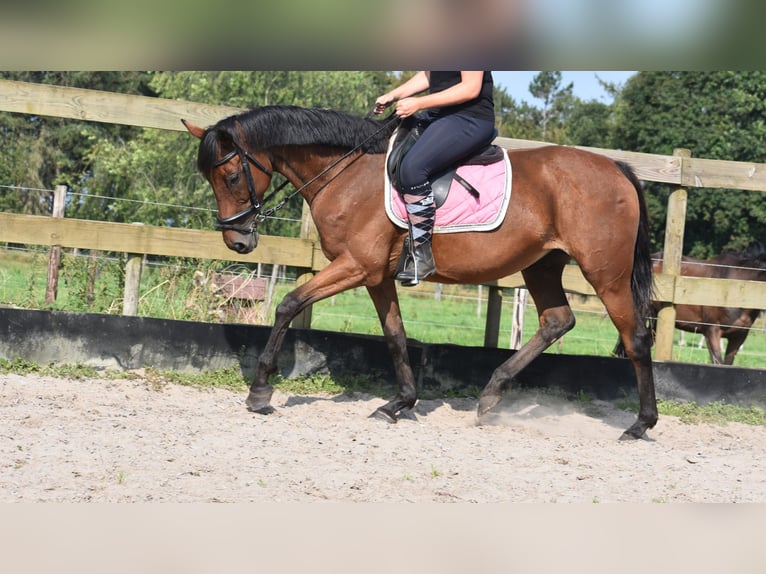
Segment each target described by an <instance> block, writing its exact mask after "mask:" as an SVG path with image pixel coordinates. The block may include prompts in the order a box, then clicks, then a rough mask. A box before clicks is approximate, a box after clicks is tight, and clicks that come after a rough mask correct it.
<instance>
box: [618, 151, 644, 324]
mask: <svg viewBox="0 0 766 574" xmlns="http://www.w3.org/2000/svg"><path fill="white" fill-rule="evenodd" d="M615 163H616V164H617V167H619V168H620V171H622V173H623V174H624V175H625V177H627V178H628V180H630V182H631V183H632V184H633V187H635V188H636V195H637V196H638V208H639V220H638V234H637V236H636V245H635V247H634V250H633V272H632V274H631V283H630V288H631V291H632V293H633V303H634V305H635V307H636V313H637V314H638V317H639V318H640V320H641V321H642V322H646V321H648V320H649V314H650V312H651V310H652V300H653V298H654V278H653V276H652V257H651V250H650V240H649V213H648V211H647V209H646V200H645V199H644V190H643V188H642V187H641V182H640V181H639V180H638V178H637V177H636V174H635V173H633V169H632V168H631V167H630V166H629V165H628V164H627V163H624V162H621V161H617V162H615Z"/></svg>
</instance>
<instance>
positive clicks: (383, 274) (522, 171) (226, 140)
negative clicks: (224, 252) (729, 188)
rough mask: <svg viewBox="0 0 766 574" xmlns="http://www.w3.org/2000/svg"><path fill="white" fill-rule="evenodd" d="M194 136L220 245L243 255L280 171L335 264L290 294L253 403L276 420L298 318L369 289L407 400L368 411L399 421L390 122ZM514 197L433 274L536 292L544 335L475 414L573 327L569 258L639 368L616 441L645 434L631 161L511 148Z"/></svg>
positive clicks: (640, 235)
mask: <svg viewBox="0 0 766 574" xmlns="http://www.w3.org/2000/svg"><path fill="white" fill-rule="evenodd" d="M184 125H186V127H187V129H188V130H189V132H190V133H191V134H192V135H194V136H195V137H197V138H200V140H201V142H200V147H199V155H198V159H197V167H198V168H199V170H200V172H201V173H202V174H203V175H204V176H205V177H206V178H207V180H208V181H209V182H210V185H211V186H212V188H213V191H214V193H215V197H216V201H217V203H218V210H219V217H218V226H219V228H220V229H222V231H223V240H224V242H225V243H226V245H227V246H228V247H229V248H230V249H233V250H234V251H237V252H238V253H248V252H250V251H251V250H252V249H254V248H255V247H256V245H257V241H258V236H257V232H256V225H257V223H258V222H259V221H260V220H261V219H262V218H263V217H264V213H263V211H262V210H263V206H262V201H263V196H264V192H265V190H266V189H267V187H268V186H269V182H270V181H271V176H272V173H273V172H279V173H281V174H282V175H284V176H285V177H286V178H287V179H288V180H289V181H290V182H291V183H292V185H293V186H295V188H296V191H298V192H300V194H301V195H302V196H303V198H304V199H305V200H306V202H307V203H308V205H309V206H310V208H311V214H312V217H313V219H314V222H315V224H316V227H317V230H318V232H319V237H320V242H321V247H322V252H323V253H324V255H325V256H326V257H327V259H329V260H330V261H331V263H330V264H329V265H328V266H327V267H326V268H324V269H322V270H321V271H320V272H319V273H317V274H316V275H315V276H314V277H313V278H312V279H311V280H310V281H308V282H306V283H304V284H303V285H301V286H299V287H297V288H296V289H294V290H293V291H291V292H290V293H288V294H287V295H286V296H285V297H284V299H283V300H282V301H281V303H280V304H279V305H278V307H277V310H276V316H275V320H274V327H273V329H272V332H271V335H270V337H269V340H268V342H267V343H266V346H265V347H264V349H263V352H262V353H261V355H260V357H259V359H258V364H257V368H256V374H255V378H254V380H253V382H252V385H251V387H250V393H249V395H248V398H247V401H246V403H247V406H248V408H249V409H250V410H252V411H255V412H261V413H268V412H271V411H272V410H273V409H272V407H271V406H270V401H271V395H272V392H273V388H272V387H271V386H270V385H269V383H268V377H269V375H270V374H271V373H273V372H274V371H275V370H276V359H277V354H278V353H279V350H280V347H281V345H282V342H283V339H284V336H285V333H286V331H287V329H288V326H289V324H290V322H291V321H292V319H293V318H294V317H295V316H296V315H297V314H298V313H299V312H300V311H301V310H303V309H305V308H306V307H308V306H309V305H311V304H313V303H316V302H317V301H319V300H321V299H324V298H326V297H330V296H332V295H334V294H336V293H340V292H342V291H345V290H348V289H352V288H355V287H359V286H364V287H366V288H367V291H368V293H369V295H370V297H371V298H372V301H373V303H374V305H375V309H376V311H377V313H378V317H379V319H380V323H381V326H382V328H383V334H384V336H385V340H386V343H387V346H388V349H389V351H390V353H391V356H392V359H393V364H394V370H395V373H396V378H397V383H398V386H399V392H398V394H397V396H396V397H395V398H394V399H392V400H391V401H390V402H388V403H387V404H385V405H383V406H382V407H380V408H378V409H377V410H376V411H375V412H374V413H373V415H374V416H376V417H379V418H382V419H384V420H387V421H389V422H396V420H397V414H398V413H399V411H400V410H401V409H405V408H412V407H413V406H414V405H415V402H416V399H417V396H416V390H415V379H414V377H413V372H412V369H411V367H410V364H409V360H408V356H407V341H406V336H405V331H404V325H403V323H402V317H401V314H400V308H399V300H398V296H397V291H396V285H395V282H394V279H393V274H394V271H395V268H396V264H397V262H398V260H399V256H400V254H401V250H402V242H403V239H404V235H405V233H406V231H405V230H403V229H401V228H398V227H397V226H396V225H394V224H393V223H392V222H391V221H390V220H389V219H388V217H387V216H386V213H385V209H384V204H383V201H384V172H383V170H384V164H385V153H384V152H385V150H386V147H387V144H388V140H389V138H390V136H391V133H392V131H393V128H394V127H395V123H394V122H393V121H391V120H385V121H378V120H374V119H369V118H361V117H356V116H353V115H349V114H345V113H342V112H337V111H331V110H317V109H306V108H298V107H293V106H266V107H262V108H256V109H254V110H251V111H249V112H245V113H243V114H239V115H235V116H231V117H229V118H226V119H224V120H221V121H220V122H218V123H217V124H215V125H214V126H211V127H209V128H207V129H202V128H200V127H197V126H194V125H191V124H189V123H187V122H184ZM509 155H510V157H511V163H512V165H513V178H514V180H513V198H512V200H511V202H510V205H509V207H508V210H507V214H506V218H505V221H504V222H503V223H502V224H501V225H500V227H499V228H497V229H496V230H494V231H489V232H488V231H484V232H465V233H453V234H449V235H443V234H437V235H436V236H435V237H434V238H433V251H434V257H435V259H436V264H437V269H438V271H437V274H436V275H434V276H432V277H430V278H429V280H430V281H435V282H440V283H455V284H479V283H485V282H488V281H493V280H496V279H498V278H501V277H504V276H507V275H510V274H512V273H514V272H517V271H521V272H522V274H523V277H524V280H525V283H526V286H527V288H528V289H529V292H530V293H531V295H532V297H534V301H535V304H536V306H537V310H538V315H539V329H538V331H537V332H536V333H535V335H534V336H533V337H532V339H531V340H530V341H529V342H528V343H527V344H526V345H524V346H523V347H522V348H521V349H520V350H519V351H517V352H516V353H514V354H513V355H512V356H511V357H510V358H509V359H508V360H507V361H505V362H504V363H503V364H501V365H500V366H499V367H498V368H497V369H496V370H495V371H494V373H493V374H492V377H491V378H490V380H489V382H488V383H487V385H486V387H485V388H484V390H483V391H482V393H481V396H480V397H479V404H478V415H479V416H481V415H482V414H484V413H486V412H487V411H489V410H490V409H491V408H492V407H494V406H495V405H496V404H497V403H498V402H499V401H500V400H501V398H502V393H503V391H505V389H506V388H507V387H508V386H509V384H510V382H511V380H512V379H513V377H514V376H516V374H517V373H519V372H520V371H521V370H522V369H523V368H524V367H525V366H527V365H528V364H529V363H530V362H531V361H532V360H533V359H534V358H535V357H537V356H538V355H539V354H540V353H542V352H543V351H544V350H545V349H546V348H547V347H549V346H550V345H551V344H552V343H553V342H554V341H556V340H557V339H558V338H559V337H561V336H562V335H563V334H564V333H566V332H567V331H569V330H570V329H571V328H572V327H573V326H574V324H575V318H574V315H573V314H572V310H571V309H570V307H569V304H568V302H567V298H566V295H565V293H564V289H563V288H562V284H561V274H562V271H563V269H564V266H565V265H566V264H567V263H568V262H569V261H570V258H573V259H574V260H575V261H577V263H578V264H579V266H580V269H581V270H582V272H583V274H584V276H585V277H586V278H587V280H588V281H589V282H590V284H591V285H593V287H594V289H595V290H596V292H597V293H598V295H599V297H600V298H601V300H602V302H603V303H604V305H605V307H606V309H607V311H608V313H609V315H610V317H611V319H612V321H613V322H614V324H615V326H616V327H617V330H618V332H619V333H620V336H621V337H622V340H623V342H624V344H625V348H626V349H627V354H628V357H629V358H630V360H631V361H632V364H633V366H634V368H635V373H636V379H637V385H638V397H639V401H640V406H639V412H638V418H637V420H636V422H635V423H634V424H633V425H632V426H631V427H630V428H629V429H627V430H626V431H625V432H624V433H623V436H622V438H639V437H641V436H643V434H644V433H645V431H646V429H648V428H651V427H653V426H654V425H655V424H656V422H657V405H656V400H655V394H654V379H653V375H652V363H651V343H652V340H651V331H650V330H649V327H648V323H647V316H648V311H649V307H650V304H651V291H652V277H651V259H650V254H649V249H648V245H649V243H648V241H649V239H648V223H647V217H646V208H645V204H644V199H643V194H642V190H641V186H640V184H639V182H638V180H637V179H636V178H635V176H634V175H633V173H632V172H631V171H630V169H629V168H628V166H626V165H624V164H620V163H616V162H614V161H612V160H610V159H608V158H606V157H604V156H601V155H596V154H593V153H588V152H585V151H581V150H577V149H573V148H567V147H559V146H549V147H543V148H540V149H534V150H519V151H513V152H510V153H509Z"/></svg>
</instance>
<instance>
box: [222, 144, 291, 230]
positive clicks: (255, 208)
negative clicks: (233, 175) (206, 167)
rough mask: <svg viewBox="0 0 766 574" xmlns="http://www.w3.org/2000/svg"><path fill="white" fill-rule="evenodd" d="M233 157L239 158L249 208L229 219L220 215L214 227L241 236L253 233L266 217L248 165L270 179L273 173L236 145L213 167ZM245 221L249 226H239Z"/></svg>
mask: <svg viewBox="0 0 766 574" xmlns="http://www.w3.org/2000/svg"><path fill="white" fill-rule="evenodd" d="M235 156H239V161H240V163H241V164H242V170H243V171H244V172H245V178H246V179H247V193H248V195H249V196H250V206H249V207H247V208H245V209H243V210H242V211H240V212H237V213H235V214H234V215H231V216H229V217H221V216H220V215H217V216H216V218H215V227H216V229H220V230H222V231H225V230H231V231H236V232H237V233H242V234H249V233H255V231H256V229H257V227H258V224H259V223H261V222H262V221H264V220H265V219H266V215H265V214H264V213H262V212H261V202H260V201H258V196H257V195H256V193H255V180H253V173H252V172H251V171H250V164H251V163H252V164H253V165H254V166H255V167H257V168H258V169H259V170H261V171H262V172H263V173H265V174H266V175H267V176H268V177H269V178H271V176H272V174H273V172H272V171H271V170H270V169H269V168H267V167H266V166H265V165H263V164H262V163H261V162H260V161H258V160H257V159H256V158H254V157H253V156H252V155H251V154H250V152H248V151H247V150H245V149H243V148H241V147H240V146H239V145H237V144H234V149H233V150H232V151H230V152H229V153H227V154H226V155H225V156H223V157H222V158H221V159H219V160H217V161H216V162H215V163H214V164H213V167H214V168H216V167H221V166H222V165H224V164H227V163H229V162H230V161H231V160H232V159H234V157H235ZM287 183H288V181H287V180H285V181H284V182H282V185H280V186H279V187H278V188H277V189H276V190H275V193H276V192H277V191H279V190H281V189H282V188H283V187H285V186H286V185H287ZM245 220H249V224H248V225H247V226H244V225H241V223H242V222H243V221H245Z"/></svg>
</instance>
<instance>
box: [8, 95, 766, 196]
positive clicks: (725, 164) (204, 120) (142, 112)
mask: <svg viewBox="0 0 766 574" xmlns="http://www.w3.org/2000/svg"><path fill="white" fill-rule="evenodd" d="M0 111H6V112H16V113H21V114H34V115H42V116H53V117H60V118H70V119H75V120H87V121H95V122H104V123H112V124H122V125H130V126H140V127H148V128H157V129H164V130H174V131H183V130H184V127H183V125H182V124H181V119H182V118H183V119H187V120H190V121H192V122H194V123H196V124H198V125H200V126H209V125H211V124H214V123H215V122H217V121H218V120H220V119H222V118H224V117H227V116H230V115H232V114H237V113H240V112H242V111H245V110H244V108H237V107H232V106H215V105H208V104H200V103H196V102H189V101H183V100H169V99H164V98H151V97H147V96H134V95H128V94H117V93H112V92H102V91H98V90H84V89H81V88H68V87H62V86H51V85H48V84H35V83H28V82H16V81H12V80H0ZM495 143H497V144H498V145H500V146H502V147H504V148H506V149H520V148H535V147H541V146H547V145H553V144H550V143H546V142H539V141H532V140H522V139H512V138H505V137H499V138H497V139H496V140H495ZM577 147H580V146H577ZM581 149H586V150H589V151H594V152H596V153H600V154H602V155H605V156H607V157H610V158H612V159H615V160H620V161H625V162H627V163H629V164H630V165H631V166H632V167H633V169H634V170H635V171H636V174H637V175H638V177H639V178H640V179H643V180H645V181H657V182H663V183H670V184H675V185H684V186H688V187H704V188H725V189H746V190H751V191H766V164H762V163H747V162H733V161H722V160H710V159H701V158H682V157H678V156H671V155H657V154H649V153H640V152H629V151H620V150H609V149H602V148H589V147H581Z"/></svg>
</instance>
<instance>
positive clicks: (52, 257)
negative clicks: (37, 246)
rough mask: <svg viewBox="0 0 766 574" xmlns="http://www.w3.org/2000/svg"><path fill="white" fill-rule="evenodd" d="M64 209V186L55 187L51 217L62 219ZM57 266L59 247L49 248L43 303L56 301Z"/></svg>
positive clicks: (59, 262)
mask: <svg viewBox="0 0 766 574" xmlns="http://www.w3.org/2000/svg"><path fill="white" fill-rule="evenodd" d="M65 208H66V186H65V185H57V186H56V189H54V190H53V212H52V214H51V215H52V216H53V217H64V210H65ZM59 265H61V245H53V246H51V250H50V252H49V254H48V283H47V286H46V288H45V303H46V304H50V303H53V302H54V301H55V300H56V297H57V296H58V290H59Z"/></svg>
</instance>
